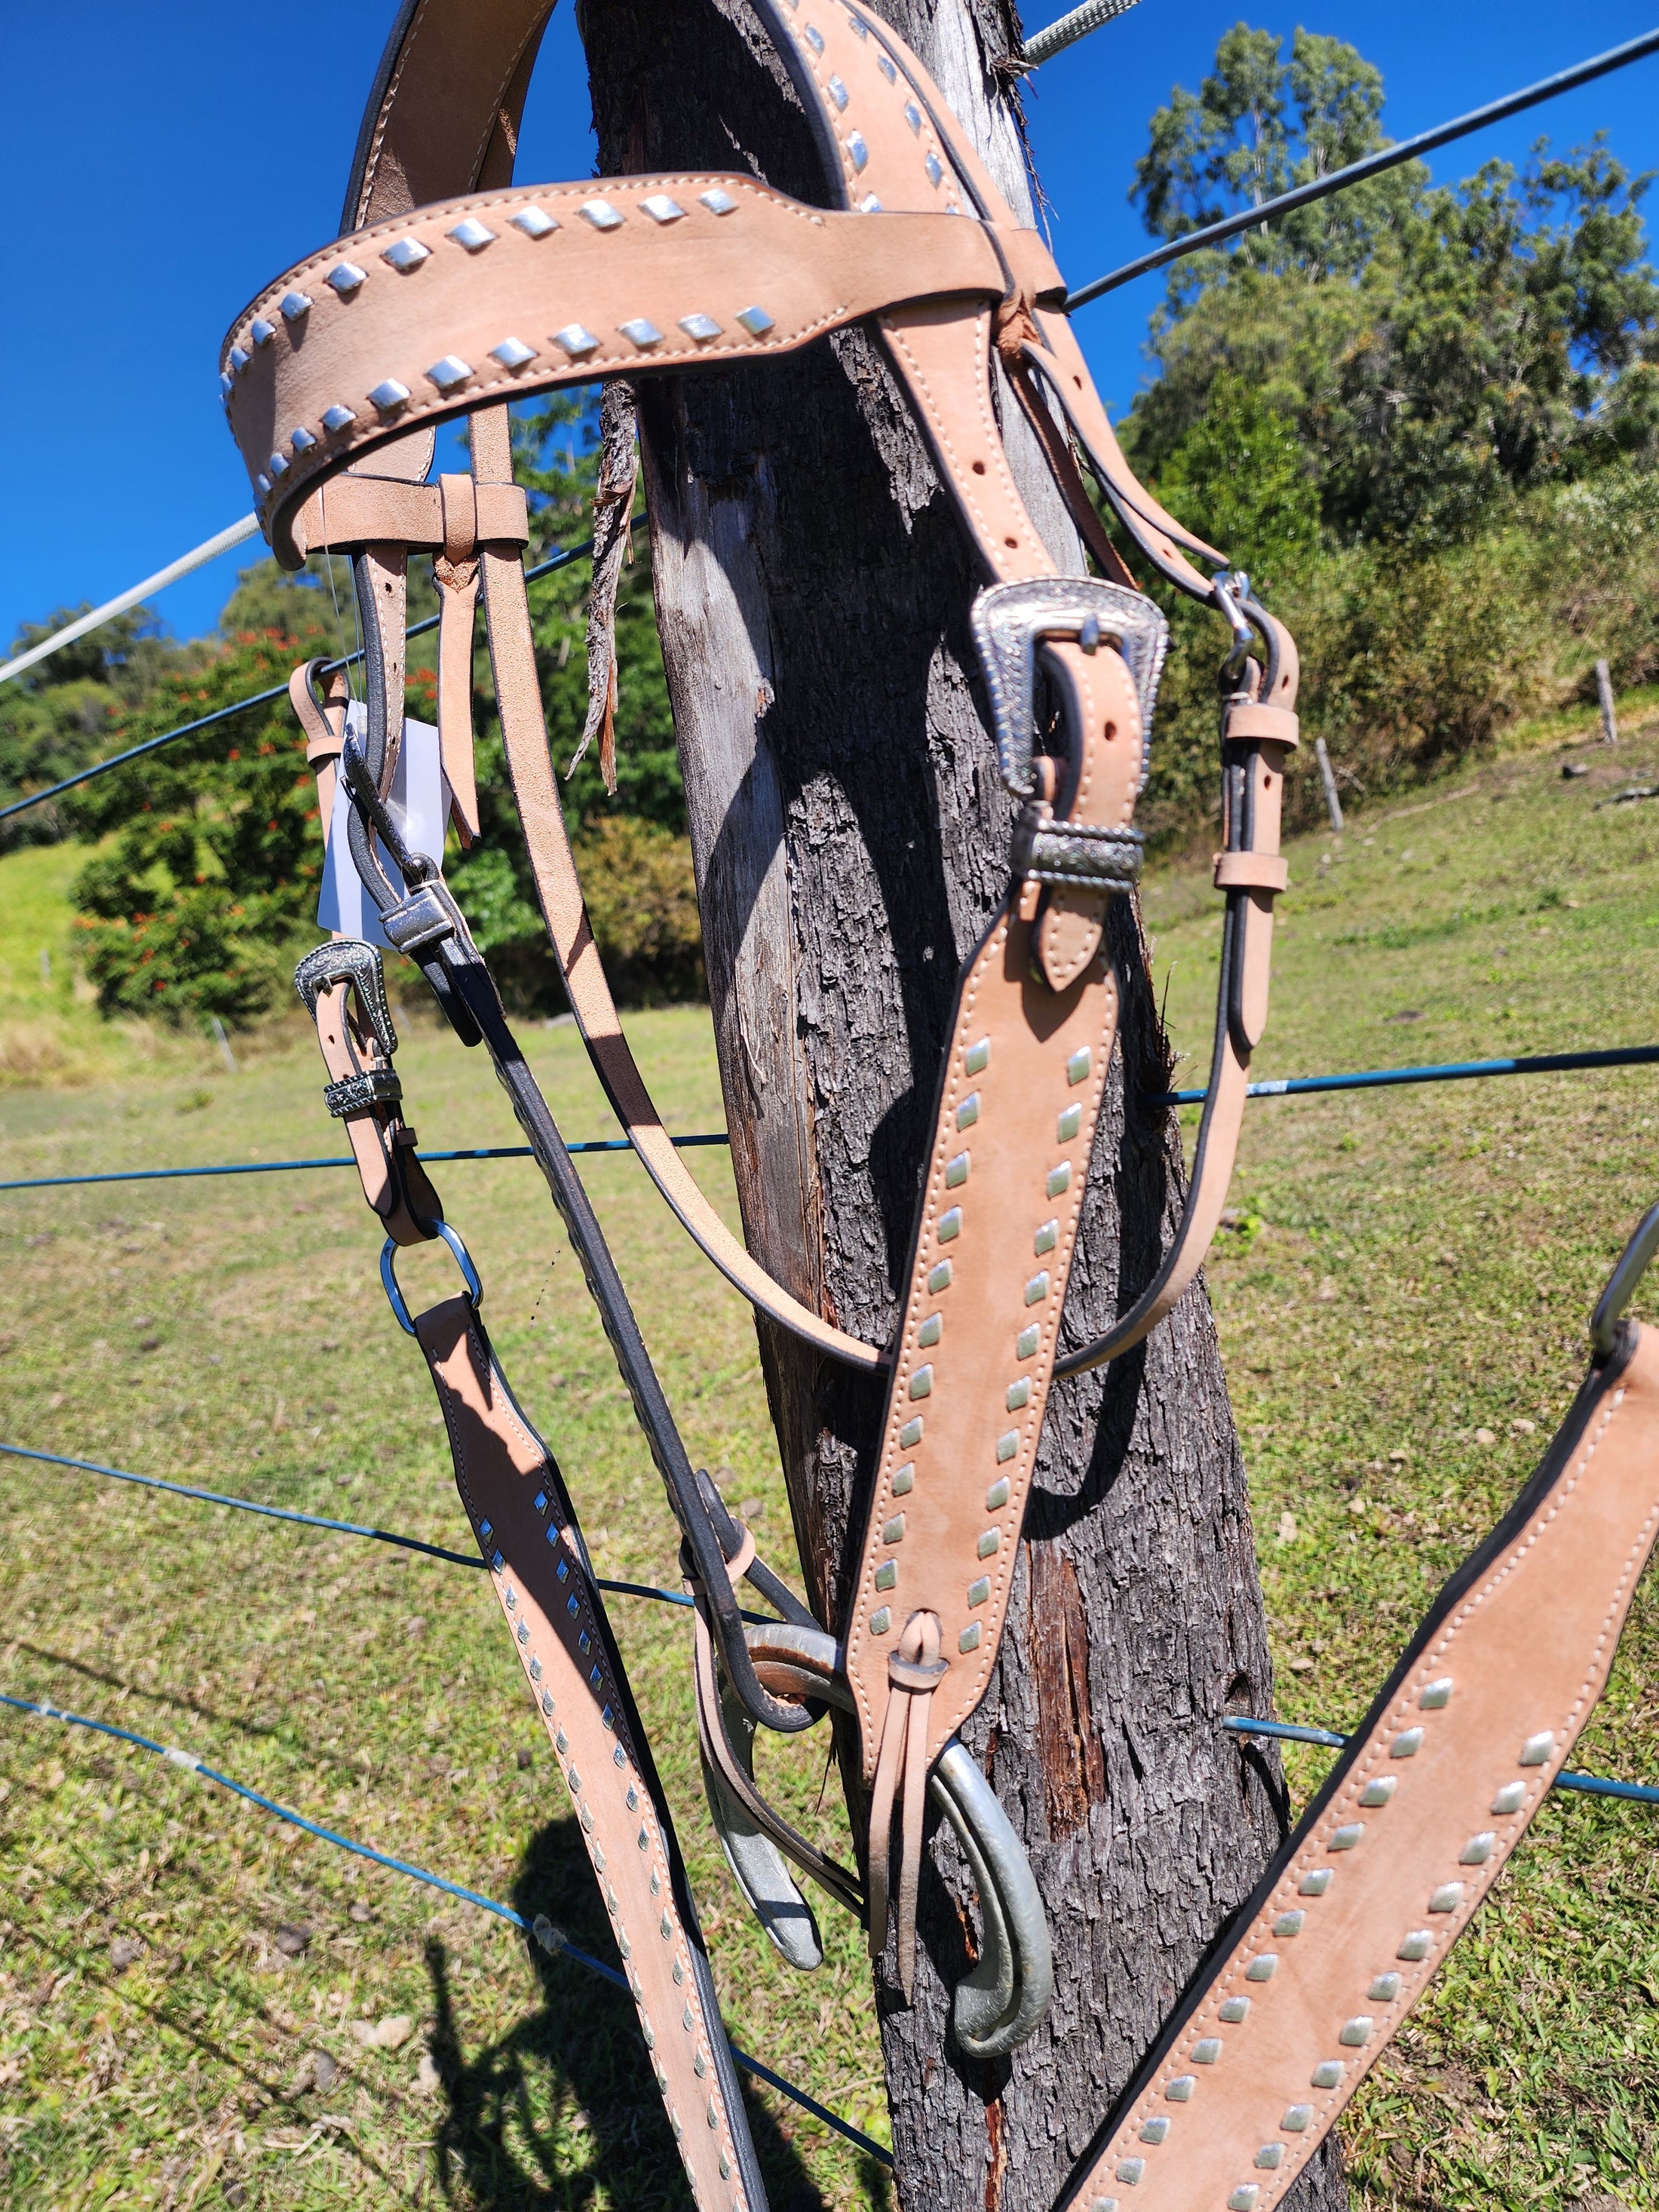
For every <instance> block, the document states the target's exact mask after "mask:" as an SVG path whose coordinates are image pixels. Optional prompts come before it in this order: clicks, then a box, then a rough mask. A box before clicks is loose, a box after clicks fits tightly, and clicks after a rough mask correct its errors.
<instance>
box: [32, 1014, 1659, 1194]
mask: <svg viewBox="0 0 1659 2212" xmlns="http://www.w3.org/2000/svg"><path fill="white" fill-rule="evenodd" d="M1655 1062H1659V1044H1637V1045H1623V1046H1620V1047H1618V1048H1614V1049H1612V1050H1608V1051H1606V1052H1547V1053H1534V1054H1531V1055H1530V1056H1528V1057H1526V1058H1522V1059H1516V1060H1445V1061H1442V1062H1439V1063H1437V1064H1431V1065H1430V1066H1424V1067H1366V1068H1360V1069H1358V1070H1357V1071H1356V1072H1354V1073H1352V1074H1347V1075H1291V1076H1280V1077H1277V1078H1275V1079H1273V1080H1272V1081H1269V1082H1264V1083H1252V1084H1251V1085H1249V1088H1248V1089H1247V1090H1246V1091H1245V1094H1244V1095H1245V1097H1247V1098H1294V1097H1310V1096H1313V1095H1314V1094H1316V1093H1317V1092H1320V1091H1386V1090H1391V1089H1393V1088H1395V1086H1396V1085H1401V1084H1407V1083H1469V1082H1475V1081H1479V1080H1480V1079H1484V1078H1486V1077H1490V1076H1495V1075H1559V1074H1565V1073H1572V1072H1573V1071H1575V1070H1583V1069H1586V1068H1601V1067H1647V1066H1652V1065H1653V1064H1654V1063H1655ZM1208 1096H1209V1093H1208V1091H1206V1090H1203V1089H1201V1088H1200V1089H1199V1090H1194V1091H1148V1092H1146V1094H1145V1095H1144V1103H1146V1105H1148V1106H1200V1105H1202V1103H1204V1100H1205V1099H1206V1097H1208ZM669 1141H670V1142H671V1144H674V1145H677V1146H680V1147H681V1148H682V1149H686V1148H689V1147H690V1146H696V1145H729V1144H730V1143H731V1141H732V1139H731V1138H730V1137H729V1136H728V1135H727V1134H726V1132H725V1131H724V1130H723V1129H714V1130H707V1131H703V1132H701V1133H698V1134H697V1135H695V1136H690V1137H673V1138H671V1139H670V1140H669ZM566 1150H567V1151H568V1152H573V1153H574V1152H632V1151H633V1150H634V1142H633V1139H632V1138H630V1137H595V1138H591V1139H587V1140H586V1142H583V1143H578V1144H574V1145H569V1146H566ZM421 1158H422V1161H424V1162H426V1163H428V1164H431V1163H434V1162H436V1161H442V1160H527V1159H529V1158H531V1150H530V1147H529V1146H528V1145H470V1146H459V1147H457V1148H456V1149H455V1150H453V1151H451V1152H422V1154H421ZM356 1164H357V1163H356V1160H355V1159H353V1158H351V1156H350V1155H349V1153H341V1154H338V1155H335V1154H330V1155H328V1156H326V1157H325V1158H316V1159H299V1160H225V1161H221V1162H217V1163H216V1164H213V1165H212V1166H210V1167H200V1168H113V1169H110V1170H106V1171H105V1172H103V1173H100V1174H98V1175H66V1176H18V1177H16V1178H15V1179H14V1180H13V1181H11V1182H0V1191H8V1190H60V1189H68V1188H72V1187H74V1186H75V1185H76V1184H82V1183H97V1182H183V1181H188V1180H190V1179H191V1178H193V1177H197V1176H246V1175H295V1174H298V1173H300V1172H301V1171H302V1170H310V1169H313V1168H350V1167H356Z"/></svg>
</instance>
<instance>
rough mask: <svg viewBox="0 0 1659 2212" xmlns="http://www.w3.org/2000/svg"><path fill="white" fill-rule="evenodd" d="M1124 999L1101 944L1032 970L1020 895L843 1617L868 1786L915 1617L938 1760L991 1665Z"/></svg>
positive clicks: (918, 1286)
mask: <svg viewBox="0 0 1659 2212" xmlns="http://www.w3.org/2000/svg"><path fill="white" fill-rule="evenodd" d="M1116 1012H1117V987H1116V982H1115V977H1114V976H1113V975H1112V973H1111V971H1110V969H1109V967H1108V965H1107V964H1106V963H1105V962H1104V960H1103V958H1102V957H1100V956H1099V955H1098V954H1097V956H1096V957H1095V958H1094V960H1093V961H1092V962H1091V964H1090V966H1089V968H1088V969H1086V970H1085V973H1084V974H1083V975H1080V976H1079V978H1078V980H1077V981H1075V982H1073V984H1072V985H1071V986H1070V987H1069V988H1068V989H1066V991H1064V992H1060V993H1056V992H1054V991H1053V990H1051V989H1050V987H1049V986H1048V984H1047V983H1046V982H1045V981H1040V980H1038V979H1037V978H1036V977H1034V976H1033V975H1032V973H1031V926H1030V922H1029V921H1022V920H1021V919H1020V917H1019V915H1018V913H1017V912H1015V911H1011V910H1008V909H1005V910H1004V912H1003V913H1002V914H1000V915H999V916H998V917H997V918H996V921H994V924H993V926H992V928H991V930H990V933H989V934H988V935H987V938H986V939H985V940H984V942H983V943H982V944H981V946H980V948H979V950H978V951H977V953H976V954H975V957H974V959H973V961H972V962H971V963H969V969H968V972H967V975H965V977H964V979H963V984H962V987H961V990H960V993H959V995H958V999H957V1014H956V1020H955V1024H954V1026H953V1030H952V1035H951V1048H950V1052H949V1055H948V1057H947V1060H946V1062H945V1071H944V1076H943V1080H942V1082H941V1085H940V1091H939V1108H938V1111H937V1113H936V1115H935V1118H934V1138H933V1148H932V1152H931V1155H930V1158H929V1159H928V1162H927V1175H926V1180H925V1182H924V1183H923V1186H922V1200H921V1218H920V1221H919V1225H918V1228H917V1232H916V1241H915V1246H914V1248H913V1252H912V1256H911V1262H910V1267H909V1270H908V1275H909V1287H908V1291H907V1294H906V1299H905V1306H904V1317H903V1323H902V1333H901V1334H900V1338H899V1341H898V1347H897V1352H896V1359H895V1363H894V1369H893V1379H892V1382H891V1383H890V1386H889V1392H888V1401H887V1411H886V1415H885V1419H884V1427H883V1433H882V1444H881V1456H880V1461H879V1463H878V1468H877V1470H876V1479H875V1483H874V1486H873V1489H872V1498H871V1507H870V1518H869V1522H868V1524H867V1526H866V1534H865V1541H864V1546H863V1553H862V1558H861V1560H860V1567H859V1572H858V1578H857V1582H856V1584H855V1586H854V1596H853V1600H852V1609H851V1613H850V1616H849V1619H848V1627H847V1674H848V1681H849V1683H850V1685H851V1687H852V1690H853V1694H854V1699H855V1702H856V1706H857V1712H858V1720H859V1733H860V1745H861V1748H862V1765H863V1772H864V1778H865V1780H866V1784H870V1783H872V1782H873V1780H874V1777H875V1768H876V1761H877V1757H878V1747H879V1746H880V1743H881V1741H882V1737H883V1731H884V1715H885V1712H886V1709H887V1703H888V1697H889V1692H890V1677H889V1672H888V1654H889V1653H890V1652H891V1651H893V1650H896V1649H897V1648H899V1645H900V1643H901V1639H902V1636H903V1633H904V1631H905V1627H906V1625H907V1624H908V1621H909V1620H910V1619H911V1616H912V1615H913V1614H914V1613H916V1612H917V1611H919V1610H925V1611H927V1612H928V1613H932V1614H933V1615H934V1616H935V1617H936V1618H937V1620H938V1621H939V1632H940V1637H941V1643H940V1651H941V1655H942V1656H943V1657H944V1659H945V1662H947V1668H948V1671H947V1673H946V1674H945V1679H944V1680H943V1681H941V1683H940V1684H939V1687H938V1689H937V1690H936V1691H935V1692H934V1694H933V1697H932V1699H930V1700H929V1703H928V1709H927V1751H928V1757H929V1759H933V1758H936V1757H937V1756H938V1754H939V1752H940V1751H941V1750H942V1749H943V1748H944V1747H945V1744H946V1742H948V1741H949V1740H950V1738H951V1735H953V1734H954V1733H955V1732H956V1730H957V1729H958V1728H959V1727H960V1726H961V1724H962V1723H963V1721H964V1720H965V1719H966V1718H967V1717H968V1716H969V1714H970V1713H971V1712H972V1711H974V1709H975V1706H976V1705H978V1703H979V1701H980V1699H981V1696H982V1695H983V1694H984V1692H985V1688H986V1686H987V1683H988V1681H989V1679H990V1672H991V1668H992V1664H993V1662H994V1657H995V1653H996V1649H997V1644H998V1642H999V1639H1000V1635H1001V1632H1002V1628H1003V1625H1004V1622H1005V1620H1006V1614H1007V1607H1008V1599H1009V1593H1010V1589H1011V1586H1012V1579H1013V1570H1014V1556H1015V1551H1016V1547H1017V1543H1018V1534H1019V1528H1020V1522H1021V1519H1022V1516H1023V1515H1024V1509H1025V1500H1026V1497H1027V1493H1028V1492H1029V1490H1030V1480H1031V1475H1032V1472H1033V1469H1034V1467H1035V1464H1036V1447H1037V1440H1038V1437H1039V1436H1040V1434H1041V1432H1042V1418H1043V1412H1044V1408H1045V1406H1046V1403H1047V1398H1048V1383H1049V1381H1050V1378H1051V1376H1052V1374H1053V1370H1054V1352H1055V1345H1056V1340H1057V1337H1058V1334H1059V1329H1060V1312H1061V1309H1062V1306H1063V1304H1064V1300H1065V1289H1066V1271H1067V1269H1068V1267H1069V1266H1070V1262H1071V1257H1072V1251H1073V1244H1074V1242H1075V1239H1076V1236H1077V1225H1078V1220H1079V1213H1080V1211H1081V1207H1082V1202H1083V1192H1084V1185H1085V1181H1086V1179H1087V1175H1088V1164H1089V1153H1090V1147H1091V1145H1092V1143H1093V1140H1094V1133H1095V1127H1096V1123H1097V1120H1098V1118H1099V1114H1100V1106H1101V1100H1102V1098H1103V1095H1104V1091H1105V1085H1106V1068H1107V1063H1108V1061H1109V1059H1110V1057H1111V1051H1112V1041H1113V1034H1114V1029H1115V1019H1116Z"/></svg>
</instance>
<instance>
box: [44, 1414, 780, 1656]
mask: <svg viewBox="0 0 1659 2212" xmlns="http://www.w3.org/2000/svg"><path fill="white" fill-rule="evenodd" d="M0 1455H3V1456H5V1457H6V1458H9V1459H30V1460H34V1461H36V1462H39V1463H40V1465H41V1466H43V1467H70V1468H76V1469H78V1470H79V1472H80V1473H81V1474H100V1475H102V1476H104V1477H105V1478H106V1480H108V1481H110V1482H126V1483H131V1485H132V1486H133V1487H134V1488H135V1489H137V1490H161V1491H165V1492H167V1494H168V1496H169V1497H173V1498H189V1499H190V1500H191V1503H192V1504H197V1505H226V1506H228V1507H229V1508H230V1510H232V1511H233V1512H234V1513H256V1514H258V1516H259V1517H260V1519H261V1520H264V1521H291V1522H295V1524H296V1525H297V1526H298V1527H300V1528H321V1529H323V1530H324V1531H325V1533H326V1534H329V1535H332V1536H362V1537H365V1538H367V1539H368V1541H370V1542H372V1543H376V1544H392V1545H395V1546H396V1547H397V1548H398V1550H399V1551H404V1552H419V1553H423V1554H424V1555H425V1556H426V1557H427V1558H428V1559H442V1560H445V1561H446V1562H447V1564H449V1565H452V1566H457V1567H477V1568H480V1569H482V1567H483V1564H484V1562H483V1559H482V1558H481V1557H480V1556H479V1555H478V1554H477V1553H475V1552H452V1551H450V1550H449V1549H448V1547H447V1546H445V1545H443V1544H428V1542H426V1541H425V1540H424V1538H422V1537H420V1536H402V1535H399V1534H397V1532H396V1531H395V1530H393V1529H390V1528H371V1527H369V1526H368V1524H367V1523H366V1522H361V1521H335V1520H332V1519H331V1518H330V1517H329V1516H328V1515H327V1514H325V1513H301V1512H300V1511H299V1510H298V1509H297V1508H296V1507H294V1506H291V1505H267V1504H264V1502H263V1501H262V1500H261V1499H259V1498H233V1497H232V1496H230V1494H229V1493H228V1492H226V1491H222V1490H200V1489H197V1487H196V1486H195V1485H194V1484H191V1483H188V1482H168V1481H167V1480H165V1479H164V1478H163V1477H162V1476H161V1475H159V1474H133V1472H132V1471H131V1468H125V1467H106V1466H105V1464H104V1462H102V1461H101V1460H96V1459H76V1458H73V1457H72V1456H71V1455H70V1454H69V1453H67V1452H49V1451H37V1450H36V1449H34V1448H33V1446H32V1445H29V1444H10V1443H3V1442H0ZM593 1579H594V1581H595V1582H596V1583H598V1585H599V1589H602V1590H608V1591H609V1592H610V1593H611V1595H612V1596H614V1597H648V1598H653V1599H654V1600H655V1601H656V1602H657V1603H658V1604H659V1605H678V1606H691V1605H694V1604H695V1603H696V1600H695V1599H693V1598H690V1597H688V1596H687V1595H686V1594H685V1593H684V1590H671V1589H660V1588H659V1586H658V1585H657V1584H656V1583H626V1582H616V1581H612V1580H608V1579H607V1578H606V1577H605V1576H604V1575H596V1576H595V1577H593ZM738 1611H739V1612H740V1613H743V1618H744V1620H752V1621H756V1622H758V1623H765V1624H766V1625H768V1626H772V1625H775V1615H773V1614H772V1613H745V1612H744V1611H743V1608H742V1607H738Z"/></svg>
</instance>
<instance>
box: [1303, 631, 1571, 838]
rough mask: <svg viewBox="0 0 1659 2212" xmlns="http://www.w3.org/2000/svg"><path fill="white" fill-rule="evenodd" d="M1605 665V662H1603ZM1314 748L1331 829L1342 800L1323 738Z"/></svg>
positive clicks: (1339, 815)
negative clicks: (1337, 792) (1317, 757)
mask: <svg viewBox="0 0 1659 2212" xmlns="http://www.w3.org/2000/svg"><path fill="white" fill-rule="evenodd" d="M1603 665H1605V663H1604V664H1603ZM1314 750H1315V751H1316V753H1317V754H1318V756H1319V773H1320V775H1321V776H1322V779H1323V781H1324V785H1325V811H1326V812H1327V813H1328V815H1329V816H1330V817H1331V827H1332V829H1336V830H1340V829H1341V827H1342V801H1341V800H1340V799H1339V798H1338V797H1337V795H1336V778H1335V777H1334V775H1332V774H1331V757H1330V755H1329V754H1328V752H1327V751H1326V750H1325V740H1324V738H1315V739H1314Z"/></svg>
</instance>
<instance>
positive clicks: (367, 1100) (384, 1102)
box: [323, 1067, 404, 1121]
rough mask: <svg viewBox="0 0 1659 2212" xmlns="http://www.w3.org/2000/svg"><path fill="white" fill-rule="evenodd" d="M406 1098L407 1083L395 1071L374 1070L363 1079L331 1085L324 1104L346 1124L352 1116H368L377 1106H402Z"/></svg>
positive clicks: (344, 1079)
mask: <svg viewBox="0 0 1659 2212" xmlns="http://www.w3.org/2000/svg"><path fill="white" fill-rule="evenodd" d="M403 1096H404V1086H403V1083H402V1080H401V1079H400V1078H399V1077H398V1073H397V1072H396V1070H395V1069H393V1068H390V1067H371V1068H368V1069H367V1070H366V1071H365V1072H364V1073H362V1074H361V1075H344V1076H342V1077H341V1079H340V1080H339V1081H338V1082H337V1083H331V1084H330V1085H328V1087H327V1088H326V1090H325V1091H324V1092H323V1103H324V1104H325V1106H326V1107H327V1109H328V1110H329V1112H330V1113H331V1115H333V1116H334V1118H335V1120H336V1121H344V1120H345V1119H346V1118H347V1116H348V1115H352V1114H368V1113H370V1112H372V1111H373V1109H374V1108H375V1107H376V1106H398V1105H401V1104H402V1103H403Z"/></svg>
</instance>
